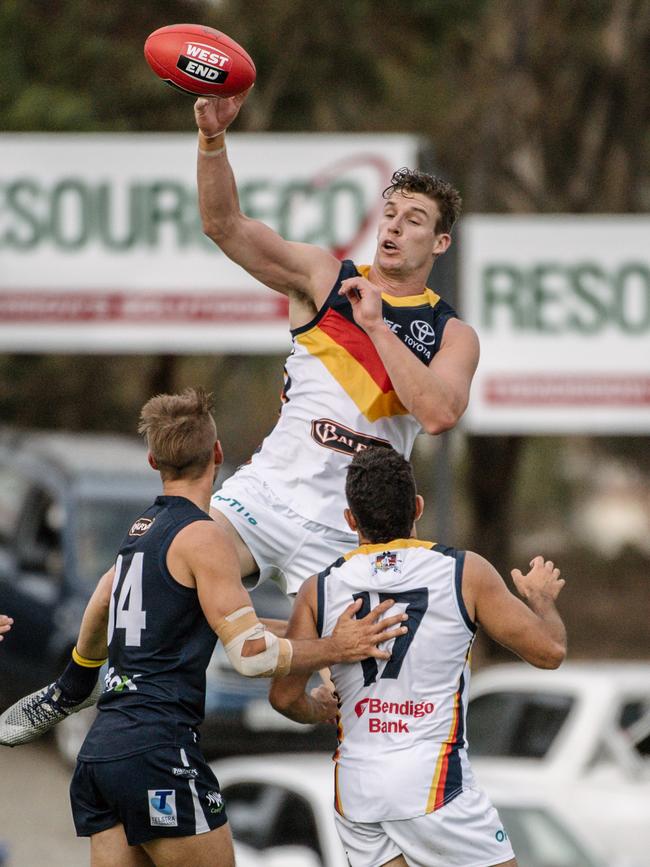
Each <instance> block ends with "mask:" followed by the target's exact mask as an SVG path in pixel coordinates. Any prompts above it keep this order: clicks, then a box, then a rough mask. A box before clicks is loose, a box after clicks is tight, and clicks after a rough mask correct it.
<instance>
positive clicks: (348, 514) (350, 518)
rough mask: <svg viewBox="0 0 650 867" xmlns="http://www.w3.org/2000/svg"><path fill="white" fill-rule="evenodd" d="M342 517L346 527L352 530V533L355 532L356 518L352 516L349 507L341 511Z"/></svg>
mask: <svg viewBox="0 0 650 867" xmlns="http://www.w3.org/2000/svg"><path fill="white" fill-rule="evenodd" d="M343 517H344V518H345V520H346V522H347V525H348V527H349V528H350V529H351V530H352V532H353V533H356V532H357V527H358V526H359V525H358V524H357V519H356V518H355V517H354V515H353V514H352V512H351V511H350V510H349V509H345V510H344V512H343Z"/></svg>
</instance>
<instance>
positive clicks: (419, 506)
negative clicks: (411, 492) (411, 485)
mask: <svg viewBox="0 0 650 867" xmlns="http://www.w3.org/2000/svg"><path fill="white" fill-rule="evenodd" d="M422 512H424V497H423V496H422V495H421V494H416V495H415V520H416V521H419V520H420V518H421V517H422Z"/></svg>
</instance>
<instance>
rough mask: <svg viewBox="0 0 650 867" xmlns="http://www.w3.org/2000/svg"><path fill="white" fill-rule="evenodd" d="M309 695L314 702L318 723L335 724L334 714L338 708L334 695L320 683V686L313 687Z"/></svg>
mask: <svg viewBox="0 0 650 867" xmlns="http://www.w3.org/2000/svg"><path fill="white" fill-rule="evenodd" d="M309 695H310V697H311V700H312V701H313V702H314V710H315V711H316V714H317V716H318V722H329V723H336V713H337V711H338V708H339V706H338V702H337V699H336V694H335V693H334V692H333V691H332V690H331V689H329V687H327V686H325V684H324V683H321V685H320V686H316V687H314V689H312V691H311V692H310V693H309Z"/></svg>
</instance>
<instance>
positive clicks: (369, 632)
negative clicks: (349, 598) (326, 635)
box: [332, 599, 408, 662]
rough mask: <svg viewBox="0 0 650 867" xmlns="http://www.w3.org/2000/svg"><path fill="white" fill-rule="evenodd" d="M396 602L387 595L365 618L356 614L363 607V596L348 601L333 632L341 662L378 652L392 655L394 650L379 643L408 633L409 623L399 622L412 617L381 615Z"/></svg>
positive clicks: (386, 656)
mask: <svg viewBox="0 0 650 867" xmlns="http://www.w3.org/2000/svg"><path fill="white" fill-rule="evenodd" d="M394 604H395V600H394V599H385V600H384V601H383V602H381V603H380V604H379V605H376V606H375V607H374V608H373V609H372V611H370V612H369V613H368V614H366V616H365V617H362V618H361V619H357V616H356V615H357V612H358V611H359V609H360V608H361V599H357V600H356V601H355V602H353V603H352V604H351V605H348V607H347V608H346V609H345V611H344V612H343V614H341V616H340V617H339V619H338V620H337V621H336V626H335V627H334V631H333V632H332V639H333V640H334V642H335V644H336V647H337V650H338V653H337V658H338V660H339V661H340V662H361V660H362V659H367V658H368V657H369V656H374V657H375V659H390V652H389V651H387V650H380V649H379V647H378V645H379V644H382V643H383V642H384V641H390V640H391V639H392V638H397V637H398V636H399V635H404V633H405V632H406V627H405V626H396V624H398V623H403V622H404V621H405V620H408V616H407V615H406V614H404V613H400V614H393V615H391V616H390V617H386V618H385V619H383V620H382V619H381V618H382V616H383V615H384V614H385V613H386V611H388V609H389V608H392V606H393V605H394ZM392 627H395V628H392Z"/></svg>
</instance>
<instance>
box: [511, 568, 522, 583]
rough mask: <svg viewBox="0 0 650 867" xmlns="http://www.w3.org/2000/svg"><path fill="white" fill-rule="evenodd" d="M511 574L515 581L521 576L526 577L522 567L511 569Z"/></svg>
mask: <svg viewBox="0 0 650 867" xmlns="http://www.w3.org/2000/svg"><path fill="white" fill-rule="evenodd" d="M510 574H511V575H512V579H513V581H518V580H519V579H520V578H523V577H524V575H523V572H522V571H521V569H511V570H510Z"/></svg>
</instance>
